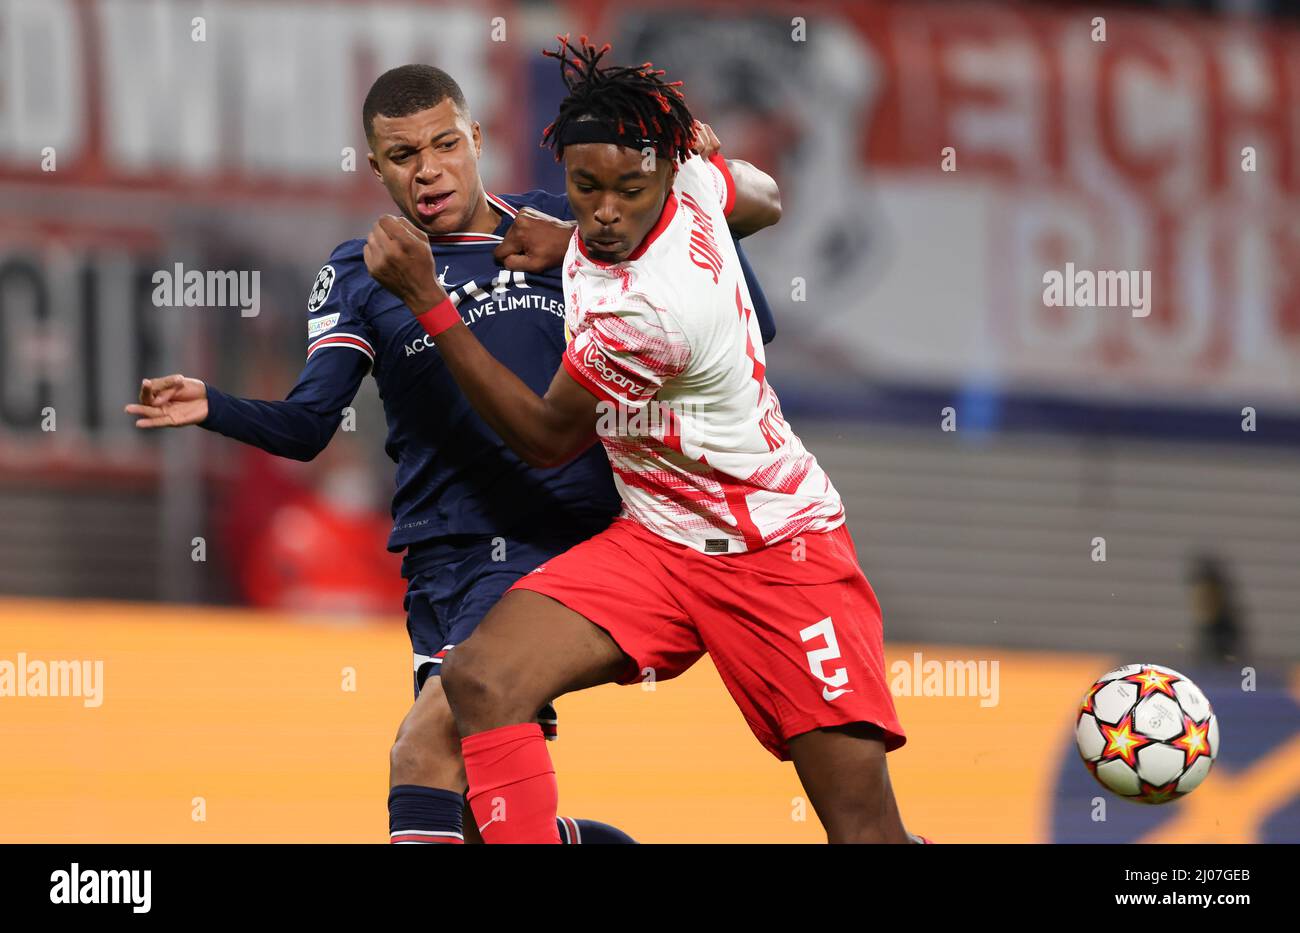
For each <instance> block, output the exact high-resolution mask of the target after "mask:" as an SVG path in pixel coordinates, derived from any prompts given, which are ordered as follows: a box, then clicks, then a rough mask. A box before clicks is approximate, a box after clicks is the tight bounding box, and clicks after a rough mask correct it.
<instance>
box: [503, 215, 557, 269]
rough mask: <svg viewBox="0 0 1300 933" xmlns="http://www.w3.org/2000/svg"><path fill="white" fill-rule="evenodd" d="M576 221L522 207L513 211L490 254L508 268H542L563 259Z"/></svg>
mask: <svg viewBox="0 0 1300 933" xmlns="http://www.w3.org/2000/svg"><path fill="white" fill-rule="evenodd" d="M577 227H578V223H577V221H574V220H559V219H558V218H555V217H552V216H551V215H550V214H543V213H542V212H541V211H539V210H537V209H535V208H532V207H524V208H521V209H520V210H519V213H518V214H516V215H515V219H514V222H513V223H512V224H511V225H510V229H509V230H507V231H506V235H505V237H504V238H503V239H502V240H501V245H500V246H498V247H497V248H496V249H494V250H493V251H492V255H493V257H494V258H495V259H496V261H497V262H499V263H501V265H503V266H505V267H506V268H507V269H511V270H515V269H518V270H520V271H522V272H544V271H545V270H547V269H554V268H555V267H557V266H559V265H560V264H561V263H562V262H564V252H565V250H567V249H568V248H569V240H571V239H573V231H574V230H576V229H577Z"/></svg>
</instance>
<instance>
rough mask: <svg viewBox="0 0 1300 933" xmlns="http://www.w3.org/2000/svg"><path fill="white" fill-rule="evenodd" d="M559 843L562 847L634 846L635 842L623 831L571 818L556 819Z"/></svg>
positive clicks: (603, 824)
mask: <svg viewBox="0 0 1300 933" xmlns="http://www.w3.org/2000/svg"><path fill="white" fill-rule="evenodd" d="M555 822H556V823H557V824H558V825H559V827H560V842H561V843H563V844H564V845H568V846H572V845H589V846H591V845H597V846H598V845H624V846H626V845H632V846H634V845H636V840H635V839H633V838H632V837H631V836H629V835H628V834H627V833H625V832H623V830H621V829H618V828H617V827H614V826H610V825H609V824H608V823H598V822H597V821H596V820H575V819H574V818H573V817H571V816H561V817H557V818H556V820H555Z"/></svg>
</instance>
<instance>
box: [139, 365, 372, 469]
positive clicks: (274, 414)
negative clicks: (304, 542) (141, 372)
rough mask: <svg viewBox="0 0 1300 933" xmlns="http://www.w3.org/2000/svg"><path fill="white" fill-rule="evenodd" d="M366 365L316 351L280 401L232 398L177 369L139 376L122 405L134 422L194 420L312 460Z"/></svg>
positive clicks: (154, 424)
mask: <svg viewBox="0 0 1300 933" xmlns="http://www.w3.org/2000/svg"><path fill="white" fill-rule="evenodd" d="M369 368H370V362H369V360H368V359H367V358H366V357H365V356H364V355H363V354H360V353H355V352H343V351H341V350H337V349H336V350H331V351H328V352H318V353H315V354H313V356H312V357H311V359H309V360H308V361H307V365H306V366H305V367H304V368H303V371H302V375H300V376H299V377H298V382H297V384H296V385H295V386H294V387H293V389H292V391H290V393H289V395H288V396H287V397H286V398H285V400H284V401H281V402H268V401H261V400H258V399H245V398H237V397H235V396H233V395H227V394H226V393H224V392H222V391H220V390H218V389H216V388H214V387H212V386H209V385H206V384H205V383H203V382H202V381H200V380H198V379H193V378H190V377H187V376H183V375H181V374H179V373H177V374H175V375H171V376H163V377H161V378H156V379H145V380H143V381H142V382H141V384H140V398H139V402H138V403H136V404H132V405H127V406H126V408H125V411H126V413H127V414H129V415H135V416H136V419H137V420H136V422H135V423H136V427H139V428H146V429H148V428H179V427H185V426H187V425H192V424H197V425H199V426H200V427H202V428H206V429H207V430H209V431H215V432H217V433H218V434H224V435H225V436H226V437H230V438H233V439H235V440H237V441H242V442H244V443H245V444H251V445H253V446H254V447H260V448H261V449H262V450H265V451H267V452H269V453H273V454H275V455H276V456H279V457H288V458H290V459H293V460H304V461H305V460H311V459H312V458H314V457H315V456H316V455H317V454H319V453H320V452H321V451H322V450H324V449H325V446H326V445H327V444H328V443H329V442H330V438H332V437H333V436H334V432H335V431H336V430H337V429H338V426H339V423H340V422H341V421H342V420H343V409H344V408H345V407H347V406H348V405H350V404H352V400H353V399H354V398H355V397H356V394H357V389H358V388H360V386H361V380H362V379H364V378H365V375H366V372H367V371H368V370H369Z"/></svg>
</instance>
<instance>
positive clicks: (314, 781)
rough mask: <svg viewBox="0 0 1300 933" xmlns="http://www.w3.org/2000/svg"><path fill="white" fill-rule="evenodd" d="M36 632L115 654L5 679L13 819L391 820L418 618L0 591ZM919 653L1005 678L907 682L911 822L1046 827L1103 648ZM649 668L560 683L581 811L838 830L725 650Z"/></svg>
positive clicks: (967, 833) (1, 642)
mask: <svg viewBox="0 0 1300 933" xmlns="http://www.w3.org/2000/svg"><path fill="white" fill-rule="evenodd" d="M20 651H21V652H25V653H26V655H27V657H28V658H29V659H45V660H55V659H58V660H72V659H78V660H81V659H85V660H92V661H94V660H102V661H103V663H104V674H103V702H102V705H101V706H99V707H97V708H87V707H86V706H85V704H84V701H83V700H82V699H79V698H75V697H58V698H56V697H4V698H0V742H2V745H3V753H2V754H0V841H8V842H14V841H42V842H53V841H93V842H110V841H111V842H164V841H166V842H239V841H251V842H301V841H307V842H383V841H386V839H387V813H386V809H385V799H386V793H387V780H388V777H387V768H388V750H389V746H390V744H391V741H392V737H393V734H394V732H395V730H396V728H397V724H398V722H399V721H400V719H401V717H402V716H403V714H404V713H405V711H406V709H407V707H408V706H409V704H410V701H411V695H410V682H411V674H410V653H409V646H408V643H407V640H406V633H405V631H404V629H403V627H402V625H401V621H400V619H398V618H391V619H388V618H386V619H373V620H369V621H367V622H364V623H342V622H339V621H331V620H329V619H328V618H325V617H319V616H317V617H300V616H286V615H282V614H275V613H261V612H258V613H253V612H246V611H241V610H226V609H208V608H194V607H176V606H157V605H129V604H108V603H72V602H44V601H23V600H4V601H0V660H10V661H13V660H14V659H15V658H16V656H17V653H18V652H20ZM913 651H924V654H925V657H926V658H927V659H934V658H937V659H940V660H942V659H944V658H946V657H961V658H966V657H972V658H979V657H997V658H998V659H1000V664H1001V668H1000V692H1001V695H1000V698H999V699H1000V702H999V704H998V705H997V706H995V707H992V708H981V707H980V705H979V701H978V699H977V698H975V697H969V696H968V697H907V696H901V697H898V698H897V699H896V702H897V704H898V708H899V714H900V716H901V717H902V721H903V725H904V727H905V728H906V730H907V732H908V738H909V741H908V744H907V745H906V746H905V747H904V748H902V749H900V750H898V751H897V752H895V753H893V754H891V755H890V757H889V763H890V773H891V778H892V781H893V785H894V789H895V793H896V795H897V797H898V800H899V804H900V807H901V808H902V812H903V816H904V819H905V821H906V822H907V825H908V828H909V829H911V830H912V831H914V832H920V833H923V834H925V835H928V836H932V837H934V838H936V839H938V840H939V841H942V842H967V841H972V842H973V841H1011V842H1015V841H1019V842H1032V841H1042V840H1045V838H1046V834H1047V814H1048V806H1049V802H1050V788H1049V784H1050V782H1051V780H1052V778H1053V773H1052V772H1053V770H1054V768H1055V765H1056V761H1057V755H1056V750H1057V749H1058V747H1059V743H1060V741H1061V740H1062V739H1063V738H1064V737H1068V725H1067V726H1066V727H1065V731H1064V732H1063V731H1062V728H1063V727H1062V723H1063V722H1064V723H1068V722H1069V717H1070V715H1071V712H1072V710H1073V708H1074V706H1075V704H1076V703H1077V702H1078V700H1079V695H1080V685H1084V686H1086V685H1087V684H1088V683H1089V682H1091V679H1092V678H1093V677H1095V676H1096V675H1097V674H1098V673H1099V672H1101V671H1103V670H1105V669H1106V667H1107V663H1108V659H1104V658H1098V657H1088V656H1075V655H1051V656H1046V655H1041V656H1040V655H1035V654H1030V653H1013V652H1006V651H1002V650H998V651H997V653H996V654H992V653H989V652H988V651H986V652H985V653H984V654H980V653H979V652H978V650H976V649H970V648H943V647H941V646H935V645H925V646H913V645H891V646H890V650H889V652H888V655H889V660H890V662H892V661H894V660H895V659H898V658H904V659H910V658H911V657H912V652H913ZM1044 661H1050V664H1048V663H1044ZM348 669H351V670H353V671H355V678H354V679H355V690H348V689H345V686H346V684H345V680H346V678H347V676H348V673H347V672H348ZM654 686H655V689H653V690H647V689H644V688H643V687H642V686H633V687H614V686H609V687H602V688H599V689H596V690H592V691H588V692H587V693H584V694H579V695H573V696H569V697H565V698H563V699H562V700H561V701H560V702H559V703H558V704H557V706H558V708H559V711H560V741H559V742H558V743H554V744H553V745H551V750H552V753H553V755H554V758H555V763H556V767H557V771H558V773H559V778H560V793H561V812H562V813H564V814H567V815H573V816H580V817H589V818H592V819H600V820H604V821H606V822H609V823H613V824H615V825H617V826H619V827H620V828H622V829H624V830H626V831H627V832H629V833H631V834H632V835H633V836H634V837H636V838H637V839H638V840H640V841H644V842H674V841H678V842H722V841H735V842H741V841H750V842H820V841H823V840H824V838H825V837H824V835H823V833H822V830H821V827H820V824H819V823H818V822H817V818H816V815H815V814H814V813H813V812H812V809H811V807H810V806H807V805H805V804H804V803H803V797H802V791H801V790H800V787H799V783H798V780H797V779H796V776H795V773H794V769H793V766H792V765H790V764H789V763H780V762H777V761H776V760H775V759H774V758H772V757H771V756H770V755H769V754H768V753H767V752H765V751H764V750H763V749H762V748H761V747H760V746H759V745H758V743H757V742H756V741H755V740H754V739H753V737H752V736H751V734H750V733H749V730H748V729H747V728H746V726H745V724H744V721H743V720H742V719H741V717H740V714H739V713H738V712H737V711H736V709H735V707H734V706H733V705H732V703H731V701H730V698H729V697H728V696H727V694H726V691H725V690H724V689H723V687H722V684H721V682H720V681H719V679H718V676H717V674H716V672H715V671H714V669H713V667H712V665H711V664H709V663H708V662H707V661H705V662H702V663H700V664H698V665H697V666H696V667H695V668H694V669H692V670H691V671H690V672H688V673H687V674H686V675H684V676H682V677H680V678H678V679H677V680H673V681H669V682H660V683H658V684H655V685H654ZM1026 736H1030V737H1034V736H1041V737H1042V740H1041V742H1042V746H1043V748H1044V755H1043V761H1044V767H1043V769H1041V771H1039V770H1036V769H1034V768H1027V767H1025V766H1024V759H1023V755H1022V754H1013V751H1014V750H1015V749H1016V748H1018V747H1023V742H1024V740H1025V737H1026ZM196 798H202V801H203V802H202V807H203V809H204V811H205V812H204V813H203V816H204V819H202V820H196V819H194V818H193V817H194V814H195V813H196V812H197V808H198V806H199V803H198V801H197V800H196Z"/></svg>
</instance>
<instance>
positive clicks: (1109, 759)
mask: <svg viewBox="0 0 1300 933" xmlns="http://www.w3.org/2000/svg"><path fill="white" fill-rule="evenodd" d="M1074 739H1075V742H1076V743H1077V744H1078V746H1079V754H1080V755H1082V756H1083V763H1084V764H1085V765H1087V767H1088V770H1089V771H1090V772H1092V776H1093V777H1095V778H1096V779H1097V780H1098V781H1100V782H1101V783H1102V786H1103V787H1105V788H1106V789H1107V790H1109V791H1112V792H1114V793H1116V794H1118V795H1119V796H1121V797H1123V798H1124V799H1125V800H1132V801H1135V802H1137V803H1168V802H1169V801H1171V800H1175V799H1177V798H1179V797H1181V796H1183V795H1184V794H1188V793H1191V792H1192V791H1193V790H1194V789H1195V788H1196V787H1197V785H1199V784H1200V783H1201V782H1202V781H1204V780H1205V776H1206V775H1207V774H1209V773H1210V766H1211V765H1212V764H1214V758H1215V756H1216V755H1218V754H1219V721H1218V719H1216V718H1215V716H1214V711H1213V710H1212V709H1211V708H1210V701H1209V700H1207V699H1206V698H1205V694H1204V693H1202V692H1201V690H1200V688H1199V687H1197V686H1196V684H1194V683H1192V682H1191V681H1190V680H1188V679H1187V678H1186V677H1184V676H1183V675H1182V674H1180V673H1178V672H1177V671H1175V670H1172V669H1171V668H1168V667H1162V666H1161V665H1159V664H1128V665H1125V666H1124V667H1121V668H1117V669H1115V670H1113V671H1111V672H1110V673H1108V674H1103V675H1102V676H1101V677H1100V678H1099V679H1098V680H1097V682H1096V683H1095V684H1093V685H1092V688H1091V689H1090V690H1089V691H1088V694H1087V696H1085V697H1084V698H1083V703H1082V704H1081V705H1080V706H1079V715H1078V717H1077V719H1076V721H1075V724H1074Z"/></svg>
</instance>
